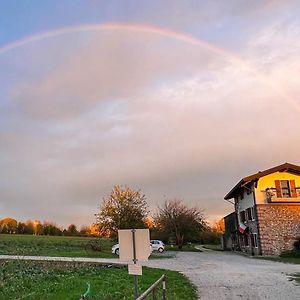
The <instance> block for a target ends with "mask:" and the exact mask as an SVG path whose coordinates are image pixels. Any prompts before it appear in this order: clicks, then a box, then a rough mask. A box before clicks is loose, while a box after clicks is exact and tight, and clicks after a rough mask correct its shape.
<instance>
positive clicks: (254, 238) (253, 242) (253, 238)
mask: <svg viewBox="0 0 300 300" xmlns="http://www.w3.org/2000/svg"><path fill="white" fill-rule="evenodd" d="M250 239H251V246H252V247H254V248H257V247H258V244H257V233H253V234H251V235H250Z"/></svg>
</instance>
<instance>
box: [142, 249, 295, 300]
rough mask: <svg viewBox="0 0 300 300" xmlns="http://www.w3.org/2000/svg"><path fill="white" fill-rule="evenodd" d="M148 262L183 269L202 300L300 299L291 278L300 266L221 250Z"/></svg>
mask: <svg viewBox="0 0 300 300" xmlns="http://www.w3.org/2000/svg"><path fill="white" fill-rule="evenodd" d="M147 265H148V266H150V267H157V268H166V269H170V270H176V271H180V272H182V273H183V274H185V275H186V276H188V277H189V278H190V280H191V281H192V282H193V283H194V284H195V285H196V286H197V288H198V291H199V299H207V300H213V299H218V300H219V299H249V300H250V299H251V300H253V299H273V300H274V299H284V300H285V299H289V300H293V299H295V300H296V299H297V300H298V299H300V286H299V285H296V284H295V282H293V281H289V280H288V277H287V274H292V273H296V272H300V265H294V264H284V263H279V262H273V261H267V260H262V259H255V258H251V257H244V256H242V255H239V254H235V253H231V252H220V251H204V252H178V253H176V254H175V257H174V258H169V259H160V260H150V261H149V262H148V263H147Z"/></svg>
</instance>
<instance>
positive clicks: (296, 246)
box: [294, 238, 300, 251]
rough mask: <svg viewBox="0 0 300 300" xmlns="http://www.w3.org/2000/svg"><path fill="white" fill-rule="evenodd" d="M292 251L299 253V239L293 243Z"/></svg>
mask: <svg viewBox="0 0 300 300" xmlns="http://www.w3.org/2000/svg"><path fill="white" fill-rule="evenodd" d="M294 249H295V250H296V251H300V238H299V239H298V240H297V241H296V242H295V243H294Z"/></svg>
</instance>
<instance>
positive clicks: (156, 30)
mask: <svg viewBox="0 0 300 300" xmlns="http://www.w3.org/2000/svg"><path fill="white" fill-rule="evenodd" d="M104 30H126V31H134V32H142V33H143V32H144V33H152V34H157V35H160V36H165V37H169V38H174V39H177V40H179V41H182V42H185V43H188V44H191V45H195V46H200V47H204V48H206V49H208V50H210V51H212V52H214V53H216V54H219V55H221V56H224V57H226V58H227V59H228V60H230V61H232V62H235V63H237V64H238V65H239V66H240V67H242V68H243V69H244V70H246V71H249V72H251V73H252V74H254V76H255V77H256V78H259V79H260V80H261V81H263V82H264V83H265V84H267V85H268V86H270V87H271V88H272V89H273V90H274V91H276V93H277V94H278V95H279V96H280V97H282V98H284V99H286V100H288V101H289V102H290V103H291V104H293V105H294V106H295V107H296V108H297V110H299V111H300V104H298V103H297V101H295V99H293V98H291V97H289V96H288V95H287V94H286V93H285V92H284V91H283V90H281V89H280V88H279V87H278V86H275V85H274V84H273V83H272V82H270V80H268V78H266V77H265V76H262V75H261V74H259V73H258V72H257V71H256V70H255V69H254V68H253V67H252V66H250V65H249V64H248V63H246V62H245V61H244V60H243V59H242V58H241V57H240V56H238V55H237V54H235V53H233V52H230V51H228V50H225V49H223V48H221V47H217V46H215V45H213V44H211V43H208V42H206V41H204V40H201V39H198V38H195V37H193V36H191V35H188V34H185V33H181V32H176V31H172V30H169V29H166V28H161V27H157V26H152V25H151V26H149V25H144V24H130V23H103V24H83V25H79V26H74V27H64V28H59V29H56V30H51V31H47V32H42V33H38V34H36V35H31V36H27V37H24V38H22V39H19V40H17V41H14V42H12V43H9V44H6V45H4V46H2V47H0V55H3V54H5V53H7V52H9V51H11V50H14V49H17V48H19V47H22V46H24V45H27V44H30V43H33V42H37V41H40V40H44V39H48V38H53V37H56V36H60V35H64V34H71V33H76V32H91V31H104Z"/></svg>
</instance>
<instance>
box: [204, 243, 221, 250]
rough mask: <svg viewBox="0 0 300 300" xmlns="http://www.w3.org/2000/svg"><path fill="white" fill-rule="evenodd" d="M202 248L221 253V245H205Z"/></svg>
mask: <svg viewBox="0 0 300 300" xmlns="http://www.w3.org/2000/svg"><path fill="white" fill-rule="evenodd" d="M203 248H206V249H210V250H214V251H223V249H222V247H221V244H205V245H203Z"/></svg>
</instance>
